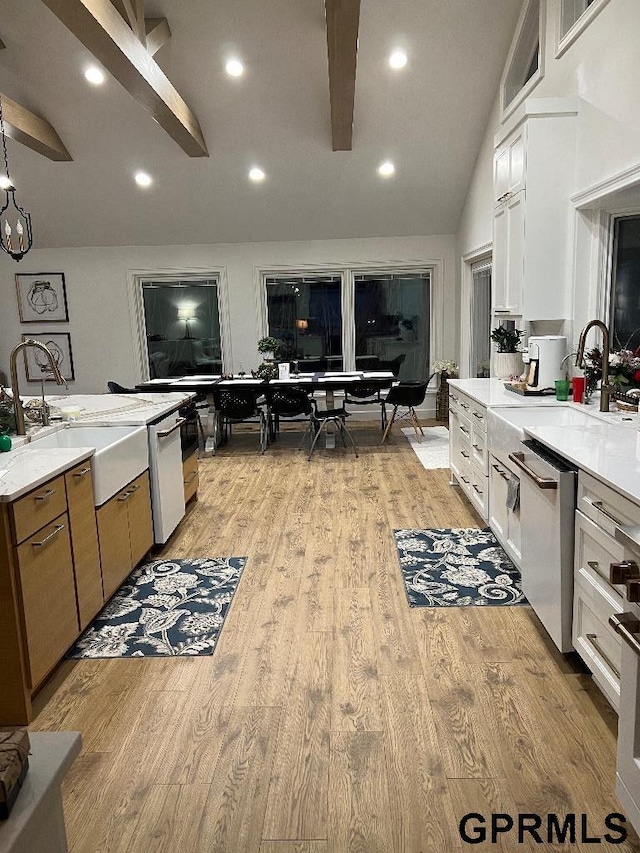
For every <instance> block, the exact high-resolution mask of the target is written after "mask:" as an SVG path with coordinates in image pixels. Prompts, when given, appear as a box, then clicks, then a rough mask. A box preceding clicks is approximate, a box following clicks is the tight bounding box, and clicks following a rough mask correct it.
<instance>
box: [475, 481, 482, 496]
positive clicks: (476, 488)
mask: <svg viewBox="0 0 640 853" xmlns="http://www.w3.org/2000/svg"><path fill="white" fill-rule="evenodd" d="M473 488H474V489H475V490H476V492H477V493H478V494H479V495H481V494H482V489H480V488H478V486H476V484H475V483H474V484H473Z"/></svg>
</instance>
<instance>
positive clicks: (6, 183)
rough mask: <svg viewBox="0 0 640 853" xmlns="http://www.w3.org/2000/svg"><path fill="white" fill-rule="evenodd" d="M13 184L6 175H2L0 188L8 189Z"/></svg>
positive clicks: (0, 176)
mask: <svg viewBox="0 0 640 853" xmlns="http://www.w3.org/2000/svg"><path fill="white" fill-rule="evenodd" d="M12 186H13V184H12V183H11V181H10V180H9V178H8V177H7V176H6V175H0V190H8V189H9V187H12Z"/></svg>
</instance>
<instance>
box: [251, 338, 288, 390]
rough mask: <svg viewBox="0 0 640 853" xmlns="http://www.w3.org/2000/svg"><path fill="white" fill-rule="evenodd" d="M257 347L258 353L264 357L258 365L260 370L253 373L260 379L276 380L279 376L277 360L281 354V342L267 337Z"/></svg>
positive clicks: (261, 339)
mask: <svg viewBox="0 0 640 853" xmlns="http://www.w3.org/2000/svg"><path fill="white" fill-rule="evenodd" d="M257 346H258V352H259V353H260V354H261V355H262V362H261V363H260V364H259V365H258V369H257V370H252V371H251V373H252V374H253V376H254V377H256V378H258V379H275V378H276V377H277V376H278V363H277V361H276V359H277V357H278V355H279V354H280V350H281V346H282V343H281V341H279V340H278V338H274V337H271V336H270V335H267V337H264V338H260V340H259V341H258V345H257Z"/></svg>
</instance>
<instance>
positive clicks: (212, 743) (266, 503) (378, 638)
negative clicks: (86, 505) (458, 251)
mask: <svg viewBox="0 0 640 853" xmlns="http://www.w3.org/2000/svg"><path fill="white" fill-rule="evenodd" d="M350 426H351V427H352V429H353V432H354V435H355V436H356V440H357V441H358V443H359V445H360V452H361V455H360V458H359V459H357V460H356V459H355V458H354V456H353V454H352V453H351V452H347V451H345V450H343V449H342V448H338V449H336V450H332V451H328V450H320V451H319V452H318V454H317V456H315V457H314V459H313V460H312V462H310V463H308V462H307V461H306V457H305V456H304V454H302V453H298V452H296V449H295V448H296V445H297V436H296V435H293V434H292V433H283V434H282V435H281V438H280V440H279V443H278V446H277V447H274V448H270V449H269V450H268V451H267V453H266V454H265V455H264V456H261V455H260V453H259V450H258V447H257V445H258V439H257V437H256V436H255V434H254V433H253V434H247V433H235V434H234V436H233V439H232V443H231V444H230V445H229V446H228V447H227V448H225V449H224V450H223V451H222V452H221V453H219V454H218V456H216V457H215V458H213V459H206V460H202V461H201V486H200V492H199V496H200V497H199V501H198V502H197V504H196V505H195V506H194V507H193V509H192V510H191V511H190V512H189V513H188V516H187V519H186V521H185V522H184V523H183V524H182V526H181V528H180V530H179V532H178V533H177V534H176V535H175V536H174V538H173V539H172V541H171V542H170V543H169V545H168V546H167V548H166V549H165V551H164V552H163V553H164V554H166V555H171V556H175V557H188V556H234V555H235V556H247V557H248V558H249V559H248V562H247V566H246V569H245V572H244V575H243V577H242V579H241V582H240V585H239V588H238V591H237V593H236V596H235V599H234V602H233V605H232V608H231V611H230V613H229V616H228V618H227V621H226V624H225V626H224V629H223V631H222V635H221V637H220V641H219V644H218V647H217V649H216V651H215V653H214V654H213V656H210V657H198V658H187V659H175V660H170V659H158V658H156V659H148V658H147V659H144V660H134V659H129V660H113V661H102V660H101V661H80V662H73V663H71V662H68V663H65V664H64V665H63V667H62V668H61V671H60V672H59V674H58V675H57V676H56V677H55V678H54V680H53V681H52V683H51V684H50V685H49V686H48V687H47V688H46V689H45V691H44V692H43V694H41V697H40V699H39V702H38V706H39V713H38V716H37V718H36V720H35V724H34V725H33V726H32V728H33V729H40V730H56V729H74V730H79V731H81V732H82V738H83V743H84V747H83V752H82V754H81V756H80V757H79V758H78V760H77V761H76V763H75V765H74V766H73V768H72V770H71V771H70V773H69V775H68V777H67V781H66V783H65V786H64V801H65V811H66V822H67V830H68V838H69V845H70V849H71V851H72V853H109V851H113V853H116V852H117V853H147V851H166V853H191V852H192V851H194V853H195V851H197V853H346V851H350V853H351V851H353V852H354V853H356V851H357V853H396V851H397V853H400V851H402V853H427V851H434V852H435V851H437V853H447V851H458V850H463V849H465V850H468V849H478V850H501V851H515V850H530V849H531V850H533V849H535V850H541V849H566V850H572V851H592V850H593V849H598V850H608V849H615V850H621V851H632V850H638V849H640V847H639V845H638V842H637V838H636V836H635V835H633V836H632V838H633V840H631V839H629V840H628V841H627V842H626V843H625V844H623V845H619V846H617V845H616V846H611V848H610V847H609V845H608V844H606V843H602V844H600V845H597V846H596V847H595V848H594V845H593V844H590V843H583V844H580V843H576V844H572V845H568V844H567V845H565V846H564V847H561V845H557V846H554V847H553V848H548V847H547V845H536V844H533V843H531V842H526V843H525V844H522V845H519V844H517V843H516V842H517V838H516V837H514V836H510V837H509V839H508V840H506V841H505V840H503V841H501V842H500V843H498V844H489V843H487V844H479V845H477V846H475V847H473V848H470V847H469V845H468V844H463V843H462V842H461V840H460V838H459V834H458V823H459V821H460V819H461V818H462V816H463V815H465V814H467V813H469V812H479V813H481V814H484V815H486V816H487V818H489V815H490V814H491V812H507V813H510V814H512V815H514V816H515V815H517V814H518V812H533V813H538V814H541V815H543V816H546V814H547V813H548V812H555V813H557V814H559V815H561V816H564V815H565V814H566V813H577V814H578V815H581V814H582V813H586V814H588V820H589V824H588V825H589V832H590V834H591V835H602V833H603V832H604V825H603V824H604V818H605V816H606V815H607V814H609V813H610V812H615V811H619V810H620V806H619V804H618V802H617V800H616V798H615V794H614V786H615V743H616V736H615V723H616V718H615V715H614V714H613V712H612V711H611V709H610V708H609V707H608V705H607V704H606V702H605V700H604V699H602V698H601V696H600V694H599V692H598V690H597V689H596V688H595V687H594V686H593V685H592V683H591V681H590V679H589V677H588V675H586V674H585V672H584V670H582V669H581V668H580V666H579V664H578V663H577V662H576V661H575V660H572V659H564V658H563V657H562V656H561V655H560V654H558V653H557V652H556V651H555V649H554V648H553V647H552V646H551V645H550V643H549V642H548V641H547V640H546V639H545V637H544V636H543V634H542V632H541V629H540V627H539V624H538V623H537V621H536V619H535V617H534V616H533V615H532V613H531V611H530V610H529V608H527V607H504V608H499V607H488V608H451V609H447V610H443V609H438V608H416V609H409V607H408V605H407V601H406V598H405V594H404V590H403V586H402V583H401V578H400V571H399V568H398V563H397V557H396V552H395V546H394V541H393V536H392V530H393V529H394V528H428V527H456V526H481V522H480V520H479V519H478V517H477V516H475V514H474V513H473V512H472V510H471V509H470V508H469V505H468V504H467V503H466V501H465V500H464V499H463V498H462V497H461V496H460V493H459V492H458V490H456V489H455V488H452V487H450V486H449V484H448V471H447V470H436V471H425V470H424V469H423V468H422V466H421V465H420V463H419V462H418V460H417V459H416V457H415V455H414V453H413V452H412V450H411V449H410V447H409V445H408V443H407V442H406V441H405V440H404V439H403V438H402V436H401V435H400V434H399V431H397V430H395V429H394V435H393V437H392V438H391V440H390V442H389V443H388V445H387V446H385V447H380V446H379V444H378V441H379V438H380V433H379V432H376V430H375V429H374V428H373V426H369V425H365V424H353V423H352V424H350ZM541 534H542V535H544V534H543V532H542V531H541ZM545 821H546V817H545ZM579 822H580V821H579V819H578V824H579ZM25 853H26V851H25Z"/></svg>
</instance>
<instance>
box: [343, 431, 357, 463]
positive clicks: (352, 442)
mask: <svg viewBox="0 0 640 853" xmlns="http://www.w3.org/2000/svg"><path fill="white" fill-rule="evenodd" d="M340 432H341V433H342V440H343V441H344V435H345V433H346V435H347V438H348V439H349V441H350V442H351V446H352V447H353V452H354V453H355V454H356V459H357V458H358V448H357V447H356V443H355V441H354V440H353V436H352V435H351V433H350V432H349V430H348V429H347V428H346V426H345V425H344V424H341V425H340ZM344 446H345V447H346V446H347V443H346V441H345V442H344Z"/></svg>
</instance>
